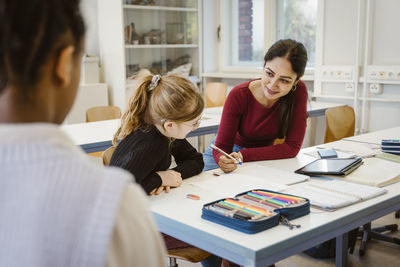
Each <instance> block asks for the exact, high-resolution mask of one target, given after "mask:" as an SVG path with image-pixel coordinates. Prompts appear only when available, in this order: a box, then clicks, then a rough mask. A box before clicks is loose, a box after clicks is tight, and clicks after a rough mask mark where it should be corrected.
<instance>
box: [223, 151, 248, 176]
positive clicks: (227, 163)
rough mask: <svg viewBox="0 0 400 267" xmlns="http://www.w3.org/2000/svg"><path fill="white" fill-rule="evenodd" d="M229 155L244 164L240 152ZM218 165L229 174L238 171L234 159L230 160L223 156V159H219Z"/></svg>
mask: <svg viewBox="0 0 400 267" xmlns="http://www.w3.org/2000/svg"><path fill="white" fill-rule="evenodd" d="M229 155H231V156H232V157H234V158H235V159H236V160H237V161H240V162H243V159H242V156H241V153H240V152H239V153H236V152H232V153H231V154H229ZM218 165H219V167H220V168H221V170H222V171H223V172H225V173H228V172H232V171H234V170H236V168H237V165H238V164H237V163H235V161H234V160H233V159H230V158H228V157H226V156H224V155H222V156H221V157H219V161H218Z"/></svg>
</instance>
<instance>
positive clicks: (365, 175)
mask: <svg viewBox="0 0 400 267" xmlns="http://www.w3.org/2000/svg"><path fill="white" fill-rule="evenodd" d="M344 180H346V181H349V182H353V183H358V184H366V185H372V186H379V187H382V186H386V185H389V184H392V183H396V182H399V181H400V163H397V162H393V161H388V160H384V159H380V158H366V159H364V164H363V166H361V167H360V168H358V169H357V170H355V171H354V172H352V173H351V174H349V175H347V176H346V177H345V178H344Z"/></svg>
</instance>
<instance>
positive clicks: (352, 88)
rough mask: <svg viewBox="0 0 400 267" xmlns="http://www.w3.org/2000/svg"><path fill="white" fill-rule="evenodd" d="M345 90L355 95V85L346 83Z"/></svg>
mask: <svg viewBox="0 0 400 267" xmlns="http://www.w3.org/2000/svg"><path fill="white" fill-rule="evenodd" d="M344 89H345V91H346V92H347V93H354V89H355V88H354V83H346V84H345V85H344Z"/></svg>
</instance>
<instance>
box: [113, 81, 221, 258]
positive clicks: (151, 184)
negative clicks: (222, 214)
mask: <svg viewBox="0 0 400 267" xmlns="http://www.w3.org/2000/svg"><path fill="white" fill-rule="evenodd" d="M138 84H139V85H138V88H137V89H136V90H134V93H133V95H132V96H131V98H130V100H129V104H128V108H127V110H126V112H125V113H124V114H123V116H122V119H121V127H120V128H119V129H118V131H117V132H116V133H115V135H114V140H113V143H114V145H117V148H116V149H115V151H114V154H113V156H112V158H111V162H110V165H114V166H119V167H122V168H124V169H126V170H128V171H130V172H131V173H133V175H134V176H135V179H136V182H137V183H139V184H140V185H141V186H142V187H143V189H144V190H145V191H146V192H147V193H148V194H150V195H153V194H155V195H158V194H160V193H161V192H163V191H165V192H166V193H168V192H169V191H170V188H171V187H177V186H179V185H180V184H181V183H182V179H185V178H189V177H191V176H194V175H196V174H199V173H200V172H201V171H202V169H203V166H204V163H203V158H202V155H201V154H200V153H198V152H197V151H196V149H195V148H194V147H192V146H191V145H190V144H189V142H188V141H187V140H186V139H185V137H186V135H187V134H188V133H189V132H191V131H193V130H195V129H196V128H197V127H198V126H199V124H200V119H201V114H202V112H203V108H204V101H203V97H202V96H201V95H200V94H199V93H198V91H197V88H196V86H195V85H194V84H193V83H192V82H190V81H189V80H187V79H185V78H183V77H180V76H175V75H167V76H160V75H154V76H153V75H147V76H143V77H142V78H141V80H140V81H139V83H138ZM171 155H172V156H174V158H175V162H176V164H177V166H176V167H175V168H173V169H169V167H170V165H171ZM163 238H164V242H165V244H166V246H167V248H168V249H178V248H185V247H188V248H189V247H192V246H191V245H189V244H187V243H185V242H182V241H180V240H178V239H175V238H173V237H171V236H168V235H165V234H163ZM201 264H202V265H203V266H220V265H221V259H220V258H219V257H216V256H214V255H212V256H209V257H207V258H206V259H204V260H202V261H201Z"/></svg>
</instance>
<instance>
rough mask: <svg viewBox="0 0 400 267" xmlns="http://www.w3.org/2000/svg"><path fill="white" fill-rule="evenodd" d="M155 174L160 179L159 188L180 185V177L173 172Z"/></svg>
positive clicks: (177, 173)
mask: <svg viewBox="0 0 400 267" xmlns="http://www.w3.org/2000/svg"><path fill="white" fill-rule="evenodd" d="M156 173H157V174H158V175H160V177H161V180H162V184H161V186H168V187H178V186H180V185H181V183H182V176H181V174H180V173H179V172H176V171H173V170H167V171H158V172H156ZM168 192H169V189H168Z"/></svg>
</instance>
